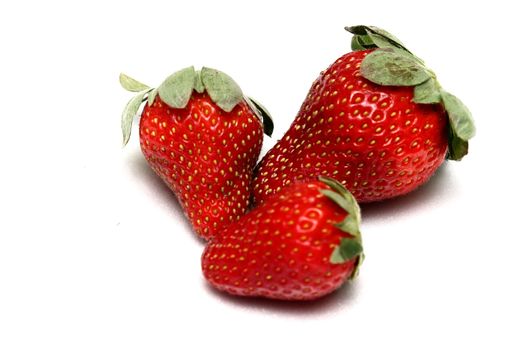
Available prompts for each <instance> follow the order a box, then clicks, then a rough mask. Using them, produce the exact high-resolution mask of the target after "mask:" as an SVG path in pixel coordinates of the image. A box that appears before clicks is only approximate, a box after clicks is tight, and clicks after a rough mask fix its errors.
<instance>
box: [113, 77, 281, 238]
mask: <svg viewBox="0 0 525 350" xmlns="http://www.w3.org/2000/svg"><path fill="white" fill-rule="evenodd" d="M120 82H121V84H122V86H123V87H124V88H125V89H127V90H129V91H133V92H138V94H137V95H136V96H135V97H134V98H132V99H131V100H130V102H129V103H128V105H127V106H126V109H125V110H124V113H123V115H122V132H123V136H124V144H126V143H127V142H128V140H129V137H130V133H131V124H132V121H133V117H134V116H135V115H136V114H137V111H138V110H139V108H140V105H141V104H142V102H144V101H145V98H146V96H147V101H148V102H147V103H146V104H145V106H144V109H143V111H142V116H141V119H140V130H139V134H140V146H141V148H142V152H143V154H144V156H145V158H146V160H147V161H148V163H149V165H150V166H151V168H152V169H153V170H154V171H155V173H157V175H159V176H160V177H161V178H162V180H164V182H165V183H166V184H167V185H168V187H169V188H170V189H171V190H172V191H173V192H174V193H175V195H176V197H177V198H178V200H179V202H180V204H181V206H182V208H183V210H184V212H185V214H186V216H187V217H188V218H189V219H190V221H191V224H192V225H193V228H194V229H195V232H196V233H197V234H198V235H199V236H201V237H203V238H205V239H208V238H210V237H213V235H214V234H215V233H216V232H217V230H218V229H219V228H220V227H221V226H222V225H224V224H227V223H230V222H232V221H235V220H238V219H239V218H240V216H241V215H243V214H244V212H245V211H246V209H247V207H248V203H249V196H250V190H251V177H252V172H253V168H254V166H255V164H256V162H257V158H258V157H259V153H260V151H261V145H262V140H263V127H262V123H261V120H259V119H260V118H261V119H264V122H265V131H266V132H267V133H268V134H271V129H272V124H271V120H270V119H269V116H268V114H267V112H266V111H265V110H264V108H263V107H261V106H260V105H259V104H257V103H256V102H255V101H253V100H251V99H250V98H247V97H245V96H243V94H242V92H241V89H240V88H239V86H238V85H237V84H236V83H235V82H234V81H233V80H232V79H231V78H230V77H229V76H227V75H226V74H224V73H222V72H220V71H217V70H215V69H210V68H202V70H201V71H195V70H194V68H193V67H189V68H186V69H183V70H181V71H179V72H176V73H174V74H173V75H171V76H169V77H168V78H167V79H166V80H165V81H164V82H163V83H162V84H161V85H160V86H159V87H158V88H156V89H152V88H150V87H148V86H146V85H144V84H142V83H140V82H138V81H136V80H134V79H132V78H129V77H127V76H125V75H123V74H121V76H120Z"/></svg>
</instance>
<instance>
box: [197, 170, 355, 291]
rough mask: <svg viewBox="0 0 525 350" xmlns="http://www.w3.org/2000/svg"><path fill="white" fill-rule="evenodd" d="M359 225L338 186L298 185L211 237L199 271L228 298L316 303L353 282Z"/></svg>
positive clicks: (333, 183) (322, 182)
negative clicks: (311, 301) (310, 301)
mask: <svg viewBox="0 0 525 350" xmlns="http://www.w3.org/2000/svg"><path fill="white" fill-rule="evenodd" d="M359 221H360V213H359V207H358V206H357V202H356V201H355V199H354V198H353V197H352V195H351V194H350V193H349V192H348V191H347V190H346V189H345V188H344V187H343V186H342V185H341V184H340V183H338V182H336V181H334V180H331V179H328V178H319V181H312V182H309V183H296V184H294V185H291V186H289V187H287V188H286V189H284V190H283V191H282V192H281V193H280V194H279V195H275V196H273V197H271V198H269V199H268V200H267V201H266V202H265V203H264V204H262V205H261V206H259V207H257V208H255V209H254V210H253V211H251V212H250V213H248V214H247V215H245V216H244V217H242V218H241V219H240V220H239V221H237V222H235V223H233V224H231V225H230V226H229V227H227V228H226V229H225V230H224V231H223V232H221V233H219V234H218V235H216V237H215V238H214V239H213V240H212V241H211V242H210V244H209V245H208V246H207V247H206V249H205V251H204V253H203V255H202V270H203V272H204V276H205V278H206V279H207V280H208V282H210V283H211V284H212V285H213V286H214V287H216V288H218V289H219V290H223V291H226V292H228V293H231V294H235V295H242V296H260V297H266V298H272V299H285V300H310V299H316V298H319V297H322V296H323V295H326V294H328V293H330V292H332V291H334V290H335V289H337V288H338V287H340V286H341V285H342V284H343V283H344V281H345V280H347V279H348V278H349V277H350V278H352V277H355V276H356V273H357V268H358V265H359V264H360V262H361V261H362V259H363V256H362V246H361V235H360V232H359Z"/></svg>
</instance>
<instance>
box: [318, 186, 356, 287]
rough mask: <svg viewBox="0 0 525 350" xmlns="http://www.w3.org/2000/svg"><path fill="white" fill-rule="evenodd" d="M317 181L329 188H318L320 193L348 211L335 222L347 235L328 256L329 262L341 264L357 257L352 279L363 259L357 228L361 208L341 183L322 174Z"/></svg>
mask: <svg viewBox="0 0 525 350" xmlns="http://www.w3.org/2000/svg"><path fill="white" fill-rule="evenodd" d="M319 181H321V182H323V183H324V184H326V185H328V186H329V187H330V189H323V190H320V191H321V193H322V194H324V195H325V196H327V197H328V198H330V199H331V200H332V201H334V202H335V203H336V204H337V205H338V206H340V207H341V208H343V209H344V210H345V211H346V212H347V213H348V215H347V216H346V217H345V218H344V220H343V221H341V222H339V223H337V224H335V226H336V227H337V228H339V229H340V230H342V231H344V232H346V233H348V237H344V238H342V239H341V242H340V243H339V245H338V246H337V247H335V249H334V250H333V252H332V255H331V256H330V262H331V263H333V264H342V263H345V262H347V261H349V260H352V259H357V261H356V267H355V269H354V271H353V272H352V275H351V276H350V278H351V279H353V278H355V277H356V276H357V274H358V272H359V267H360V266H361V263H362V262H363V259H364V254H363V244H362V239H361V231H360V229H359V225H360V224H361V210H360V209H359V205H358V204H357V201H356V200H355V198H354V196H352V194H351V193H350V192H349V191H348V190H347V189H346V188H345V187H344V186H343V185H342V184H341V183H339V182H337V181H336V180H334V179H330V178H327V177H324V176H319Z"/></svg>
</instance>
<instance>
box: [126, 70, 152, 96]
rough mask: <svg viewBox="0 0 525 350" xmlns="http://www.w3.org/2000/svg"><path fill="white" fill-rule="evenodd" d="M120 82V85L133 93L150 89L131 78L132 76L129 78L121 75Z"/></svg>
mask: <svg viewBox="0 0 525 350" xmlns="http://www.w3.org/2000/svg"><path fill="white" fill-rule="evenodd" d="M118 80H119V82H120V85H121V86H122V87H123V88H124V89H126V90H128V91H131V92H140V91H143V90H146V89H149V88H150V87H149V86H147V85H146V84H143V83H141V82H140V81H138V80H135V79H133V78H131V77H130V76H127V75H126V74H124V73H120V75H119V77H118Z"/></svg>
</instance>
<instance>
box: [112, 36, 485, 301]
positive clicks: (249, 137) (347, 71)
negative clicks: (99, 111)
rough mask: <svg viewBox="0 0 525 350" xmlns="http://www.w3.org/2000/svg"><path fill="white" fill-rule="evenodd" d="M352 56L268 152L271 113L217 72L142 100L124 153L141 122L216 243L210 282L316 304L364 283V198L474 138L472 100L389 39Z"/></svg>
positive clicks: (125, 123)
mask: <svg viewBox="0 0 525 350" xmlns="http://www.w3.org/2000/svg"><path fill="white" fill-rule="evenodd" d="M346 29H347V30H348V31H349V32H351V33H352V34H354V36H353V38H352V52H350V53H348V54H345V55H343V56H342V57H340V58H338V59H337V60H336V61H335V62H334V63H333V64H332V65H331V66H330V67H328V68H327V69H326V70H325V71H323V72H322V73H321V74H320V76H319V77H318V78H317V79H316V80H315V81H314V83H313V84H312V87H311V89H310V91H309V93H308V95H307V97H306V99H305V101H304V102H303V104H302V106H301V108H300V110H299V113H298V115H297V117H296V118H295V120H294V122H293V123H292V125H291V127H290V129H289V130H288V131H287V132H286V134H285V135H284V137H283V138H282V139H281V140H279V141H278V142H277V143H276V145H275V146H274V147H273V148H272V149H271V150H270V151H269V152H268V153H267V154H266V155H265V156H264V157H263V159H262V160H261V162H260V163H259V164H256V163H257V159H258V157H259V154H260V152H261V146H262V142H263V133H265V134H267V135H268V136H271V133H272V130H273V122H272V120H271V117H270V115H269V113H268V111H267V110H266V109H265V108H264V107H263V106H262V104H260V103H259V102H257V101H255V100H254V99H253V98H250V97H248V96H246V95H244V94H243V92H242V90H241V88H240V87H239V86H238V85H237V84H236V83H235V81H234V80H233V79H232V78H231V77H229V76H228V75H226V74H225V73H223V72H221V71H218V70H216V69H211V68H207V67H203V68H202V69H201V70H195V69H194V68H193V67H188V68H185V69H183V70H180V71H178V72H176V73H174V74H172V75H170V76H169V77H168V78H166V80H165V81H164V82H163V83H162V84H161V85H159V86H158V87H157V88H151V87H149V86H147V85H145V84H143V83H140V82H138V81H137V80H135V79H132V78H130V77H128V76H126V75H124V74H121V76H120V83H121V85H122V86H123V87H124V88H125V89H127V90H128V91H131V92H135V93H136V95H135V96H134V97H133V98H132V99H131V100H130V101H129V102H128V104H127V105H126V108H125V109H124V112H123V114H122V132H123V140H124V144H126V143H127V142H128V140H129V138H130V134H131V127H132V122H133V119H134V117H135V115H137V114H138V113H139V110H140V109H141V106H143V108H142V112H141V116H140V126H139V135H140V145H141V149H142V152H143V154H144V157H145V158H146V161H147V162H148V163H149V165H150V166H151V168H152V169H153V170H154V171H155V173H156V174H158V176H159V177H160V178H161V179H162V180H163V181H164V182H165V183H166V185H167V186H168V187H169V188H170V189H171V190H172V191H173V193H174V194H175V196H176V198H177V200H178V201H179V202H180V204H181V207H182V209H183V211H184V213H185V215H186V217H187V218H188V219H189V221H190V222H191V224H192V226H193V228H194V230H195V232H196V234H197V235H199V236H200V237H201V238H203V239H205V240H206V241H207V246H206V248H205V250H204V253H203V255H202V271H203V273H204V277H205V278H206V280H207V281H208V282H209V283H210V284H211V285H213V286H214V287H216V288H217V289H219V290H222V291H225V292H227V293H230V294H235V295H242V296H257V297H265V298H272V299H284V300H311V299H316V298H319V297H322V296H324V295H326V294H329V293H331V292H332V291H334V290H335V289H337V288H339V287H340V286H341V285H342V284H343V283H344V282H345V281H346V280H348V279H353V278H354V277H355V276H357V272H358V268H359V266H360V264H361V262H362V261H363V258H364V255H363V247H362V240H361V233H360V229H359V224H360V210H359V206H358V202H360V203H364V202H371V201H380V200H385V199H389V198H393V197H396V196H400V195H403V194H406V193H408V192H410V191H413V190H414V189H416V188H417V187H419V186H420V185H421V184H423V183H425V182H426V181H428V179H429V178H430V177H431V176H432V174H433V173H434V172H435V171H436V169H437V168H438V167H439V166H440V165H441V164H442V163H443V162H444V161H445V159H450V160H460V159H461V158H463V157H464V156H465V155H466V154H467V152H468V141H469V139H470V138H472V137H473V136H474V133H475V128H474V123H473V121H472V117H471V114H470V112H469V111H468V109H467V108H466V107H465V105H464V104H463V103H462V102H461V101H460V100H459V99H458V98H457V97H455V96H454V95H452V94H450V93H449V92H447V91H445V90H444V89H443V88H442V87H441V85H440V84H439V82H438V81H437V78H436V74H435V73H434V72H433V71H431V70H430V69H429V68H427V67H426V66H425V64H424V62H423V61H422V60H421V59H420V58H418V57H417V56H415V55H414V54H413V53H412V52H410V51H409V50H408V49H407V48H406V47H405V46H404V44H403V43H402V42H401V41H400V40H399V39H397V38H396V37H394V36H393V35H391V34H390V33H388V32H386V31H384V30H382V29H380V28H377V27H371V26H354V27H347V28H346Z"/></svg>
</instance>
